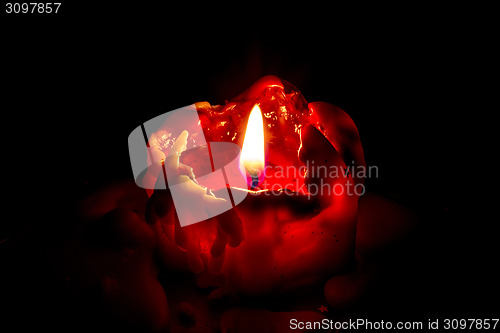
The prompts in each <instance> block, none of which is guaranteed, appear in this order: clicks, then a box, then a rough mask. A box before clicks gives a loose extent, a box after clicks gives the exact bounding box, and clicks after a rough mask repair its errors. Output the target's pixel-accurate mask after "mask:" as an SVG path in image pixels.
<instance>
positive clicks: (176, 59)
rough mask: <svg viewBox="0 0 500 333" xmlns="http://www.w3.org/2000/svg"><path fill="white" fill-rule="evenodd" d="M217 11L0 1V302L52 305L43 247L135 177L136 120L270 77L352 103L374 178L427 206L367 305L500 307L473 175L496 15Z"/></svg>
mask: <svg viewBox="0 0 500 333" xmlns="http://www.w3.org/2000/svg"><path fill="white" fill-rule="evenodd" d="M233 6H236V4H233ZM193 7H194V6H193ZM208 7H210V6H208ZM208 9H209V8H197V9H194V8H191V9H189V10H185V9H179V8H174V7H169V6H168V5H164V6H163V7H161V8H160V7H155V8H153V7H145V6H143V7H141V5H139V4H136V6H135V7H123V6H122V7H119V8H116V7H109V8H103V7H102V5H101V7H99V8H97V7H96V8H91V7H89V6H88V5H87V7H83V6H80V5H77V4H67V3H63V5H62V7H61V13H60V15H59V14H58V15H59V16H54V15H53V16H50V17H49V16H45V17H43V16H40V15H38V16H36V17H33V16H31V17H30V16H27V15H24V16H22V17H21V16H18V17H14V16H12V15H11V16H6V15H5V14H3V13H2V15H3V16H2V21H3V22H2V23H3V24H4V28H3V31H2V35H1V38H2V41H1V43H2V52H1V58H2V79H1V80H2V82H3V84H2V86H3V87H2V116H3V119H4V120H3V121H2V123H3V125H4V126H3V131H2V137H3V139H4V147H3V150H4V154H5V155H4V156H5V158H4V159H3V162H4V167H5V171H4V172H3V174H4V177H5V179H4V186H3V191H4V192H5V193H6V197H7V198H8V199H7V200H8V201H7V202H6V205H5V208H4V216H5V218H3V219H2V222H1V228H0V231H1V235H2V239H9V241H8V242H4V243H2V245H1V246H2V259H5V262H6V265H4V266H2V275H3V277H5V278H6V282H4V283H3V285H2V287H5V290H6V291H7V290H8V291H11V292H9V295H11V294H12V297H7V298H6V299H7V301H2V303H3V305H7V307H10V306H9V304H10V303H9V302H13V303H14V304H15V306H12V307H11V308H12V309H14V311H17V310H19V309H25V308H24V307H26V309H29V310H30V311H31V312H32V313H35V312H37V313H39V314H40V313H42V314H41V315H40V317H42V316H45V315H47V316H49V315H50V314H51V313H53V311H58V310H57V309H59V307H60V306H59V307H57V306H56V307H55V308H52V307H48V308H46V307H45V308H44V309H43V310H41V309H40V304H43V303H44V302H45V301H46V300H48V299H50V296H48V294H49V293H48V292H47V290H51V289H50V281H45V280H44V279H43V278H41V277H38V273H39V272H40V270H43V267H39V266H37V260H36V258H37V257H36V255H35V253H40V252H42V253H43V250H44V249H47V248H50V246H51V245H50V244H51V242H57V241H58V240H59V239H61V238H64V234H65V232H66V231H67V230H68V229H71V212H72V210H73V208H74V205H75V203H76V202H77V200H78V199H79V198H81V197H82V196H83V195H85V194H86V193H88V192H90V191H92V190H93V189H95V188H98V187H99V186H102V185H105V184H108V183H110V182H112V181H114V180H119V179H127V178H131V177H132V174H131V170H130V164H129V163H130V162H129V159H128V147H127V137H128V134H129V133H130V132H131V131H132V130H133V129H134V128H135V127H136V126H138V125H139V124H140V123H142V122H144V121H146V120H148V119H150V118H152V117H154V116H157V115H159V114H161V113H164V112H166V111H168V110H172V109H175V108H178V107H182V106H185V105H188V104H191V103H194V102H197V101H203V100H206V101H209V102H210V103H212V104H223V103H224V100H225V99H229V98H231V97H233V96H234V95H236V94H238V93H239V92H241V91H242V90H244V89H245V88H247V87H248V86H250V85H251V84H252V83H253V82H254V81H255V80H256V79H258V78H259V77H261V76H263V75H266V74H275V75H278V76H279V77H281V78H283V79H285V80H287V81H289V82H291V83H292V84H294V85H295V86H297V87H298V88H299V90H300V91H301V92H302V93H303V95H304V96H305V98H306V99H307V100H308V101H309V102H311V101H326V102H330V103H332V104H335V105H337V106H339V107H341V108H342V109H344V110H345V111H346V112H347V113H348V114H349V115H350V116H351V117H352V118H353V120H354V122H355V123H356V125H357V126H358V129H359V132H360V135H361V140H362V143H363V147H364V151H365V157H366V160H367V163H368V164H369V165H377V166H378V167H379V172H380V177H379V178H378V179H374V180H370V181H369V182H368V184H367V185H368V190H371V191H374V192H376V193H379V194H383V195H385V196H388V197H390V198H393V199H395V200H397V201H399V202H401V203H403V204H405V205H407V206H408V207H410V208H411V209H412V210H413V211H415V212H416V213H417V214H418V215H419V216H421V222H420V225H421V228H420V229H419V231H418V233H417V234H416V235H415V237H414V239H413V240H412V242H410V243H409V245H407V248H405V251H402V254H398V255H394V257H395V258H394V267H393V268H392V270H393V271H394V272H393V273H394V274H393V277H392V278H389V279H388V280H387V282H386V283H385V285H382V286H381V287H380V290H379V291H378V294H377V293H375V295H374V296H373V299H372V301H371V307H370V305H369V306H368V307H367V311H368V313H370V311H372V313H375V312H376V310H375V309H377V311H380V312H382V314H381V318H382V319H386V320H391V316H394V317H396V316H397V315H408V316H411V315H412V314H415V315H414V317H415V319H420V320H426V319H427V318H433V317H438V316H449V317H455V318H465V317H467V316H468V317H469V318H476V317H479V318H480V317H489V316H491V315H493V314H494V313H495V311H497V312H496V313H497V314H498V296H499V295H498V291H499V288H498V281H499V275H498V273H497V265H498V259H497V258H498V253H499V252H498V245H496V243H497V241H496V239H497V236H496V235H497V234H496V233H495V230H497V226H496V223H497V222H496V221H494V219H492V218H489V217H486V216H484V215H483V214H481V212H484V211H485V209H486V207H485V206H487V205H488V204H487V203H486V199H487V194H486V193H484V192H479V191H478V190H477V189H476V184H478V183H484V182H485V181H487V180H488V177H484V169H482V167H483V166H484V164H485V163H488V161H490V159H489V158H490V157H491V156H489V155H484V154H482V152H480V151H481V150H480V149H481V147H482V148H484V147H485V146H486V147H488V142H489V141H488V140H491V139H489V138H485V139H484V140H482V141H481V142H480V143H477V142H476V141H475V140H474V138H475V137H476V136H477V135H478V134H479V133H482V134H484V132H485V130H484V129H483V128H482V125H480V124H481V123H482V122H484V121H485V120H483V117H482V116H483V115H484V114H481V113H480V111H477V110H476V109H477V105H478V100H477V97H476V96H475V95H474V92H475V89H476V87H477V84H478V78H477V76H476V74H477V72H481V71H482V69H481V65H482V62H483V60H484V58H483V56H482V55H483V54H487V53H488V51H487V50H486V51H485V49H488V47H489V46H488V45H489V42H488V41H487V40H485V39H483V37H484V36H483V31H485V30H488V27H487V24H488V22H487V20H479V21H481V23H480V24H479V23H477V21H474V22H473V21H471V19H470V18H471V16H477V15H476V14H474V13H472V12H468V11H467V8H462V9H461V10H460V11H459V10H457V9H456V8H439V9H438V8H435V7H432V8H399V7H398V8H394V7H391V8H380V7H376V8H357V9H356V10H345V9H338V8H334V7H326V8H323V7H314V6H312V5H311V6H308V8H304V7H303V5H302V4H280V5H276V6H275V7H274V6H273V7H271V6H269V5H265V6H264V5H262V7H259V6H258V5H257V4H253V5H252V6H248V5H244V6H242V7H241V8H240V7H235V8H234V10H232V11H228V10H227V9H226V10H220V9H217V10H211V11H209V10H208ZM483 24H486V26H483ZM478 27H479V28H478ZM485 156H486V157H485ZM481 170H482V171H481ZM470 185H472V186H470ZM10 211H14V213H13V214H12V215H9V212H10ZM7 216H9V217H7ZM12 244H14V245H12ZM12 284H14V287H13V288H11V287H10V286H11V285H12ZM46 284H48V286H49V287H48V288H43V286H44V285H46ZM40 289H45V290H44V291H40ZM55 299H56V300H57V297H56V298H55ZM25 311H26V310H25ZM40 311H41V312H40ZM384 311H385V312H384Z"/></svg>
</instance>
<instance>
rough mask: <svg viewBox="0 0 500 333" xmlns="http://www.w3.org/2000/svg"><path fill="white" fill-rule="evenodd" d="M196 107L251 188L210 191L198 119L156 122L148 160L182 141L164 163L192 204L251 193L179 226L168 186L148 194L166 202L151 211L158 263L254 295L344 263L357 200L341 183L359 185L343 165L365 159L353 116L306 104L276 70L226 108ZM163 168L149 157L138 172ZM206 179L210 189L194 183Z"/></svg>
mask: <svg viewBox="0 0 500 333" xmlns="http://www.w3.org/2000/svg"><path fill="white" fill-rule="evenodd" d="M195 107H196V110H197V112H198V117H199V124H200V125H201V127H202V129H203V135H204V138H205V140H206V142H232V143H235V144H237V145H238V146H240V147H241V149H242V150H241V154H240V160H239V170H240V174H239V175H237V176H234V175H229V176H228V175H226V177H225V179H226V180H227V179H228V177H229V178H230V177H233V176H234V177H241V176H242V175H243V176H244V178H245V181H246V183H247V184H248V186H247V187H246V188H241V189H236V188H232V189H231V191H230V192H229V193H232V196H231V198H226V199H222V197H220V196H219V195H220V193H223V191H227V190H226V189H225V188H220V187H219V188H212V189H211V190H212V191H210V187H211V186H210V185H211V183H210V181H207V180H206V179H202V177H201V176H203V175H206V174H209V173H210V172H211V171H212V170H210V169H207V166H206V165H204V164H203V163H199V157H200V156H201V154H206V153H209V151H207V150H208V149H209V148H210V145H208V149H206V148H204V146H203V145H201V144H200V140H199V138H200V135H199V134H200V133H197V132H196V131H195V132H193V131H191V132H189V129H188V128H193V126H194V124H192V125H193V126H190V125H189V126H187V125H186V128H177V129H172V128H162V127H160V129H159V130H158V131H156V132H155V133H154V134H153V135H152V136H151V137H152V138H153V140H151V137H150V145H151V152H150V155H149V156H150V158H152V157H154V158H155V159H156V160H158V159H159V160H162V161H163V159H164V158H165V157H168V156H169V153H171V151H170V150H171V149H173V147H177V148H175V149H178V148H179V146H182V147H183V149H179V150H178V151H176V153H175V154H174V155H175V156H177V157H176V158H174V161H173V162H172V163H170V164H169V166H170V169H172V168H173V169H175V171H176V172H177V173H176V174H175V175H174V173H172V172H170V173H168V172H167V173H166V174H167V178H168V177H173V176H171V175H174V176H175V177H181V176H179V175H183V176H185V179H186V182H187V183H189V182H191V183H189V184H190V185H187V186H191V189H195V190H193V194H190V192H189V193H188V194H186V196H185V198H186V200H187V199H189V198H191V197H192V198H193V199H192V200H191V202H192V203H193V204H192V207H191V209H192V210H194V211H195V210H199V209H209V208H207V207H210V206H211V205H212V204H213V203H212V201H213V200H215V199H213V198H216V199H219V200H226V201H227V200H229V199H230V200H233V199H234V197H235V196H237V195H238V193H240V192H245V191H246V192H247V193H250V195H247V196H246V198H245V199H244V200H243V202H241V203H240V204H239V205H236V206H235V207H234V209H232V210H230V211H227V212H225V213H223V214H220V215H217V216H215V217H213V218H210V219H208V220H206V221H203V222H200V223H196V224H193V225H188V226H184V227H181V224H180V223H179V220H178V219H177V214H176V210H175V209H174V208H173V205H172V203H171V199H170V196H169V193H168V191H164V190H163V191H161V190H155V191H154V194H153V191H151V192H150V194H153V196H152V197H151V198H150V203H151V204H150V207H160V206H161V207H164V206H169V208H170V209H167V210H165V211H164V212H161V213H158V211H161V210H158V209H156V208H155V210H154V212H153V215H155V216H154V217H153V218H151V219H150V221H153V222H156V223H155V224H154V225H153V228H154V229H155V231H156V236H157V239H158V244H159V249H160V251H159V252H160V255H161V258H162V259H163V262H164V263H165V264H166V265H168V266H169V267H171V268H174V269H179V270H190V271H192V272H193V273H196V274H199V276H200V277H199V283H200V285H202V286H208V285H215V286H219V287H223V288H225V290H229V291H232V292H236V293H242V294H246V295H252V296H256V295H264V294H269V293H274V292H282V291H287V290H290V289H294V288H297V287H299V286H303V285H308V284H311V283H316V282H318V281H322V280H325V279H326V278H327V277H330V276H332V275H333V274H335V273H338V272H340V271H342V270H343V269H345V268H346V267H347V265H349V263H350V262H351V260H352V259H353V253H354V241H355V230H356V214H357V203H358V199H359V196H358V195H357V194H356V193H355V192H353V193H351V194H348V193H347V190H348V189H349V187H351V189H352V187H353V186H356V185H359V184H361V185H362V183H363V179H362V178H360V177H357V175H355V174H349V173H347V172H345V170H346V168H347V167H346V165H347V163H354V164H355V165H356V166H364V157H363V150H362V148H361V144H360V141H359V135H358V132H357V129H356V126H355V125H354V123H353V122H352V120H351V119H350V117H349V116H348V115H347V114H346V113H345V112H344V111H342V110H340V109H338V108H336V107H335V106H333V105H330V104H327V103H309V104H308V103H307V102H306V100H305V99H304V97H303V96H302V94H301V93H300V92H299V91H298V90H297V88H295V87H294V86H293V85H291V84H290V83H288V82H286V81H283V80H281V79H279V78H277V77H275V76H266V77H263V78H261V79H260V80H258V81H257V82H256V83H254V84H253V85H252V86H251V87H250V88H249V89H247V90H246V91H245V92H243V93H242V94H240V95H238V96H236V97H235V98H233V99H232V100H230V101H228V102H227V103H226V105H224V106H220V105H214V106H212V105H210V104H208V103H207V102H202V103H197V104H195ZM184 130H186V132H184ZM180 132H181V133H180ZM179 133H180V134H179ZM174 134H175V135H174ZM161 138H167V139H168V140H170V141H169V142H168V143H167V142H166V141H165V140H167V139H164V141H162V139H161ZM180 140H182V142H181V141H180ZM197 140H198V141H197ZM176 142H177V143H176ZM179 142H180V143H179ZM184 150H185V151H184ZM223 153H226V154H227V151H225V152H223ZM153 155H155V156H153ZM212 155H213V154H212ZM232 157H234V156H231V158H232ZM212 158H213V159H214V160H215V157H214V156H212ZM227 159H228V160H229V159H230V158H227ZM218 160H219V159H218ZM186 166H188V167H186ZM191 168H192V169H191ZM160 170H161V168H158V167H157V166H155V165H154V164H152V165H151V166H150V170H148V173H147V176H146V177H145V178H144V179H145V180H147V182H148V183H149V184H151V183H154V181H152V179H153V180H154V179H156V181H157V180H158V177H162V173H161V172H160ZM170 171H172V170H170ZM192 175H194V177H193V176H192ZM188 178H189V180H188ZM169 180H170V179H169ZM229 183H231V182H229ZM204 186H205V187H207V189H206V193H202V192H203V190H202V191H201V192H200V191H199V190H198V188H204ZM195 192H196V193H197V194H196V195H195V194H194V193H195ZM245 194H246V193H245ZM200 196H201V197H203V198H202V199H200ZM207 196H208V198H207ZM212 197H213V198H212ZM188 201H189V200H188ZM198 203H199V204H198Z"/></svg>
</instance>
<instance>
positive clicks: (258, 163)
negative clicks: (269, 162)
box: [240, 104, 265, 188]
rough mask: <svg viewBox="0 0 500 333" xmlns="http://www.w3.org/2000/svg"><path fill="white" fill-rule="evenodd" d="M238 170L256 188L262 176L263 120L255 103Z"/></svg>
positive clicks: (263, 164) (263, 157) (263, 158)
mask: <svg viewBox="0 0 500 333" xmlns="http://www.w3.org/2000/svg"><path fill="white" fill-rule="evenodd" d="M240 170H241V172H242V174H243V175H244V176H245V177H246V178H247V183H248V185H249V186H250V187H252V188H256V187H257V186H258V185H259V184H260V183H261V182H262V179H263V178H264V176H265V175H264V170H265V153H264V122H263V121H262V112H261V110H260V107H259V105H257V104H255V106H254V107H253V109H252V111H251V112H250V116H249V117H248V123H247V127H246V131H245V138H244V141H243V148H242V150H241V157H240Z"/></svg>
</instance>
